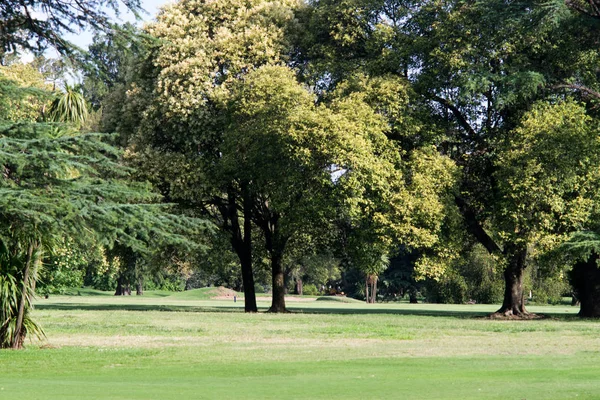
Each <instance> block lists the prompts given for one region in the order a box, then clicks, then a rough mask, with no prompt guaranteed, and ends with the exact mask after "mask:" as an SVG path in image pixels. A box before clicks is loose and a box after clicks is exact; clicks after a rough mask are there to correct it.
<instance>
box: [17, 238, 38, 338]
mask: <svg viewBox="0 0 600 400" xmlns="http://www.w3.org/2000/svg"><path fill="white" fill-rule="evenodd" d="M33 250H34V244H33V243H30V244H29V247H28V248H27V260H26V261H25V270H24V271H23V286H22V287H21V299H20V300H19V309H18V311H17V323H16V324H15V331H14V334H13V342H12V348H13V349H20V348H22V347H23V342H24V341H25V334H24V333H23V319H24V318H25V304H26V303H27V290H28V289H29V274H30V271H31V260H32V258H33Z"/></svg>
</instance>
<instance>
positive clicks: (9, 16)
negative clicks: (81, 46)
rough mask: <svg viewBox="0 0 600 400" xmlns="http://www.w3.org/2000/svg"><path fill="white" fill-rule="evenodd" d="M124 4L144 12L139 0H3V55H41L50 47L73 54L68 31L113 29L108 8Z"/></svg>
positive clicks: (0, 48) (0, 10)
mask: <svg viewBox="0 0 600 400" xmlns="http://www.w3.org/2000/svg"><path fill="white" fill-rule="evenodd" d="M120 4H123V5H125V6H126V7H127V8H128V9H129V10H130V11H131V12H133V13H134V14H135V15H138V13H139V12H140V11H141V8H140V2H139V1H138V0H122V1H113V0H100V1H91V0H83V1H77V2H63V1H59V0H46V1H44V2H43V3H42V4H40V3H36V2H35V1H33V0H27V1H21V0H7V1H3V2H2V4H0V15H2V22H1V25H0V27H1V31H2V35H1V36H0V54H4V53H9V52H18V51H21V50H31V51H34V52H35V53H39V54H41V53H42V52H43V51H44V50H45V49H46V48H47V47H48V46H50V47H54V48H55V49H56V50H58V52H59V53H61V54H73V53H74V52H75V51H76V50H77V48H76V47H75V46H74V45H73V44H71V43H69V42H68V41H67V40H65V38H64V34H66V33H78V30H80V29H85V28H88V27H91V28H93V29H96V30H103V31H108V30H110V29H111V28H112V25H111V23H110V18H109V16H108V14H107V12H106V11H107V10H112V11H114V12H116V13H117V14H118V13H119V6H120Z"/></svg>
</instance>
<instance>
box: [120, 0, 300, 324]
mask: <svg viewBox="0 0 600 400" xmlns="http://www.w3.org/2000/svg"><path fill="white" fill-rule="evenodd" d="M299 4H300V3H299V2H297V1H294V0H288V1H283V2H267V1H261V0H255V1H241V0H228V1H222V2H197V1H182V2H179V3H177V4H175V5H172V6H170V7H167V8H166V9H165V10H164V11H163V12H162V13H161V14H160V15H159V16H158V18H157V22H156V23H154V24H152V25H150V26H149V27H148V28H147V33H149V34H151V35H153V36H154V37H156V38H158V39H159V42H158V44H157V45H156V46H154V47H153V49H152V50H151V51H149V52H148V56H147V59H146V61H147V64H146V65H149V68H148V69H147V71H146V73H145V75H146V76H149V77H151V79H146V80H145V81H144V82H143V84H142V85H138V86H137V87H136V88H134V90H133V91H132V94H134V95H135V96H132V97H130V99H131V100H132V101H137V102H139V103H142V102H143V104H144V105H145V107H142V110H143V113H144V116H145V118H144V120H143V121H142V123H141V125H140V126H139V129H136V128H133V129H136V130H137V132H138V134H139V135H138V141H137V147H136V149H137V150H136V151H137V153H136V154H137V156H138V159H139V160H140V162H141V163H143V164H144V165H145V168H146V169H147V170H148V171H152V172H151V173H150V174H149V175H150V178H151V179H153V180H154V181H156V182H158V184H159V186H160V187H161V188H162V190H163V192H164V193H166V194H167V196H168V198H169V199H170V200H172V201H177V202H179V203H180V204H185V205H186V206H188V207H191V208H195V209H197V210H201V211H202V212H205V213H207V214H209V215H211V216H212V217H213V220H214V221H215V222H216V223H217V224H218V225H219V226H220V227H221V229H222V230H223V231H224V232H226V233H227V234H228V236H229V238H230V241H231V245H232V247H233V249H234V250H235V252H236V253H237V255H238V257H239V259H240V264H241V271H242V278H243V286H244V293H245V296H244V299H245V309H246V311H247V312H256V311H257V306H256V298H255V294H254V278H253V272H252V242H253V239H252V233H253V229H252V223H251V221H252V215H253V212H254V210H253V204H252V193H251V190H250V183H249V182H248V181H247V180H244V179H237V177H232V176H231V175H227V174H222V173H221V171H220V170H219V168H217V167H216V166H217V165H219V163H220V159H221V156H222V149H221V144H222V138H223V126H224V124H225V121H224V120H223V115H222V114H221V111H220V109H219V108H218V105H219V104H222V103H223V101H224V100H226V98H227V96H228V92H229V91H230V90H231V85H232V84H233V83H234V82H236V81H237V80H238V79H240V78H241V77H243V75H244V74H246V73H248V72H250V71H252V70H253V69H255V68H258V67H260V66H261V65H266V64H271V63H277V62H283V61H285V60H286V58H287V54H289V53H290V52H291V42H290V40H289V37H288V36H289V35H290V34H291V32H292V31H293V30H294V26H295V20H294V9H295V8H296V7H297V6H299ZM190 32H193V35H190ZM144 100H145V101H144Z"/></svg>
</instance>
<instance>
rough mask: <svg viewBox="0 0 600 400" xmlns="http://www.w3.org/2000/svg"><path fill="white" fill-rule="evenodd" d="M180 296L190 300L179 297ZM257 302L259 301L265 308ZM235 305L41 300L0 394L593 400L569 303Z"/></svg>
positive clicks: (590, 356)
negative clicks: (499, 313)
mask: <svg viewBox="0 0 600 400" xmlns="http://www.w3.org/2000/svg"><path fill="white" fill-rule="evenodd" d="M190 296H191V295H190ZM268 305H269V304H268V301H261V302H260V306H261V309H263V310H264V309H266V308H267V307H268ZM496 307H497V306H489V305H464V306H460V305H459V306H456V305H443V306H442V305H428V304H418V305H410V304H377V305H365V304H359V303H351V304H345V303H338V302H335V303H333V302H321V301H312V302H308V303H294V304H291V303H290V308H292V310H294V311H295V312H294V313H292V314H281V315H274V314H267V313H264V312H261V313H258V314H244V313H243V312H242V310H243V303H241V302H237V303H234V302H233V299H231V300H230V301H211V300H182V299H181V298H177V297H170V296H169V297H162V298H161V297H153V298H147V297H146V298H140V297H135V296H132V297H112V296H101V297H100V296H96V297H94V296H72V297H69V296H59V297H51V298H50V299H48V300H38V307H37V309H36V311H35V317H36V318H37V319H38V320H39V321H40V323H41V324H42V325H43V326H44V327H45V329H46V333H47V335H48V339H47V341H45V342H33V343H31V344H30V345H29V346H28V349H27V350H26V351H24V352H11V351H4V352H0V368H2V371H3V373H2V374H1V375H0V399H4V398H6V399H12V398H19V399H34V398H43V399H65V398H103V399H111V398H115V399H116V398H123V397H127V398H136V399H137V398H139V399H148V398H156V399H169V398H173V399H175V398H177V399H181V398H211V399H212V398H240V399H246V398H251V399H259V398H260V399H262V398H278V399H283V398H285V399H289V398H298V399H305V398H315V399H317V398H318V399H321V398H322V399H328V398H332V397H334V398H344V399H355V398H356V399H358V398H360V399H365V398H368V399H371V398H423V399H426V398H473V399H476V398H498V399H500V398H519V399H521V398H527V399H533V398H540V399H547V398H593V397H594V396H596V395H597V393H600V381H599V380H598V379H597V376H598V374H599V373H600V353H598V350H600V330H599V328H600V322H597V321H586V320H579V319H577V318H575V317H574V314H575V313H576V309H574V308H571V307H568V306H557V307H531V309H532V311H535V312H544V313H546V314H548V315H550V317H549V318H546V319H541V320H533V321H498V320H489V319H486V318H485V315H486V314H488V313H490V312H492V311H494V310H495V309H496Z"/></svg>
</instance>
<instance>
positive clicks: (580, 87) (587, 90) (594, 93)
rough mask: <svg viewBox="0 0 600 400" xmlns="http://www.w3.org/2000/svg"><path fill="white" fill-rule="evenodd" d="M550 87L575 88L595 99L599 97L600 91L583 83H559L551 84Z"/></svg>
mask: <svg viewBox="0 0 600 400" xmlns="http://www.w3.org/2000/svg"><path fill="white" fill-rule="evenodd" d="M552 89H571V90H576V91H579V92H582V93H584V94H586V95H587V96H588V97H594V98H596V99H600V92H597V91H595V90H593V89H590V88H588V87H586V86H583V85H576V84H560V85H554V86H552Z"/></svg>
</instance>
